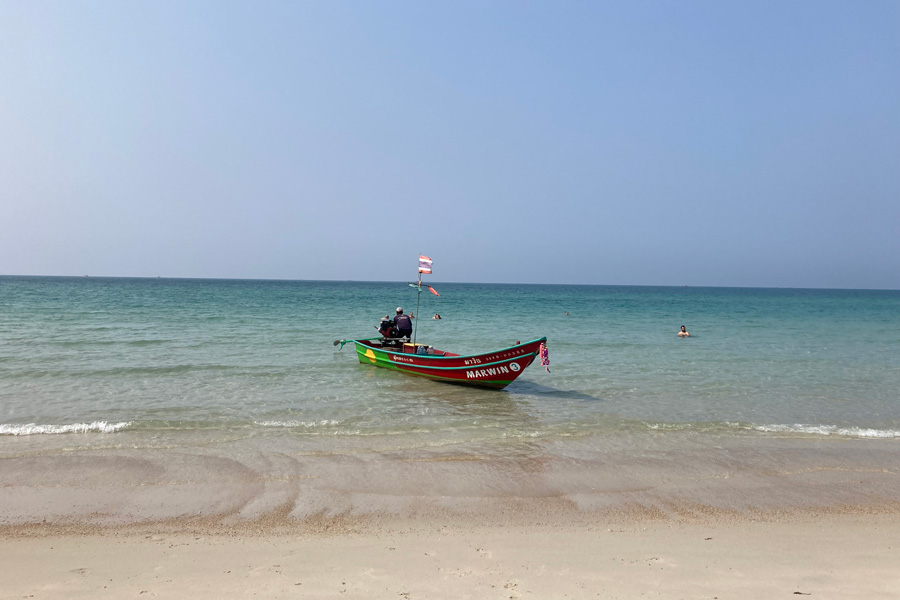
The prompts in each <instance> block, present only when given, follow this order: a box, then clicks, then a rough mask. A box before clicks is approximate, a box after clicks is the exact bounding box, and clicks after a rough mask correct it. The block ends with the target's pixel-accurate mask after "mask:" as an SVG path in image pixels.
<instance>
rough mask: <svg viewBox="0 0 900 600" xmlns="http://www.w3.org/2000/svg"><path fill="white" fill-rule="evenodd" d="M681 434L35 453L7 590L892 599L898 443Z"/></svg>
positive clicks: (6, 557)
mask: <svg viewBox="0 0 900 600" xmlns="http://www.w3.org/2000/svg"><path fill="white" fill-rule="evenodd" d="M653 437H656V438H658V439H660V440H662V442H656V444H657V446H655V447H654V446H653V444H654V442H653V439H651V438H653ZM626 438H627V439H626ZM690 438H691V436H685V437H680V436H672V435H667V436H663V437H659V436H649V437H646V438H643V437H642V438H640V439H638V440H635V438H633V436H626V437H624V438H623V440H625V441H623V443H622V444H621V446H616V444H609V446H608V450H607V451H605V452H603V453H599V454H596V455H595V456H594V457H593V459H592V460H590V461H585V460H580V461H576V460H572V459H571V458H567V457H566V456H565V453H564V452H562V450H560V449H558V448H556V449H554V447H553V445H547V446H544V447H541V448H533V449H532V450H531V452H530V453H523V454H521V455H519V456H505V457H502V458H494V459H490V458H486V457H481V458H476V457H473V456H467V455H465V454H463V453H461V452H460V451H459V449H454V450H443V451H441V452H438V453H426V454H416V455H415V456H413V455H410V454H408V453H406V454H391V453H377V454H368V453H363V452H360V453H357V454H347V453H343V454H330V453H328V452H324V451H323V452H319V453H318V454H314V453H310V452H306V453H301V452H293V453H288V452H284V450H287V449H289V447H288V446H285V445H284V444H283V443H282V444H281V445H280V448H281V450H282V451H280V452H274V451H271V450H267V451H264V450H263V448H262V447H261V446H259V445H257V446H254V451H253V452H250V451H249V449H246V448H241V447H236V446H234V445H230V446H229V447H228V453H227V456H223V455H220V453H221V450H218V449H217V446H216V445H212V446H197V447H181V448H178V449H177V450H167V449H162V450H148V449H143V450H128V449H124V448H117V449H109V448H107V449H90V450H87V449H86V450H77V451H76V450H70V451H66V452H62V453H58V452H53V453H42V452H38V451H37V449H36V448H32V451H31V452H28V453H25V454H23V455H19V456H10V455H7V457H6V458H5V459H4V469H3V471H2V473H0V487H2V489H3V494H2V499H0V556H3V563H4V567H3V574H2V585H0V588H2V590H3V591H2V598H30V597H34V598H88V597H90V598H122V597H162V598H192V599H198V598H221V597H233V598H237V597H241V598H243V597H252V596H257V597H265V598H288V597H291V598H296V597H305V598H331V597H334V598H385V599H387V598H392V599H393V598H408V599H414V598H419V599H422V598H498V599H499V598H526V597H531V598H623V599H625V598H640V597H651V598H673V599H674V598H709V599H724V598H779V597H784V598H789V597H795V596H803V595H809V596H810V597H811V598H840V599H847V598H866V599H872V598H885V599H887V598H892V599H893V598H897V597H898V595H900V569H898V568H897V565H900V548H898V546H900V544H898V542H897V540H900V503H898V499H900V481H898V479H900V478H898V477H897V473H896V464H897V461H896V455H897V451H898V450H897V445H896V443H895V442H893V441H891V440H883V441H880V440H830V441H815V440H810V439H792V438H784V439H781V438H770V437H766V438H758V437H740V436H736V437H722V438H717V439H716V440H715V444H714V445H710V444H709V440H706V441H704V442H703V444H702V445H701V447H694V446H693V445H692V444H693V443H692V442H691V441H690ZM636 441H637V442H638V444H637V446H638V447H641V448H643V450H642V451H641V452H636V451H635V450H634V446H635V442H636ZM626 442H627V443H626ZM34 443H35V444H36V443H37V442H34ZM41 443H42V444H43V442H41ZM47 443H52V444H55V443H57V442H55V441H54V440H51V441H50V442H47ZM660 443H662V444H663V445H662V446H659V445H658V444H660ZM566 448H567V449H568V451H569V452H570V453H571V452H573V451H574V450H573V448H572V447H571V446H566ZM648 448H654V451H653V452H651V451H649V450H647V449H648ZM45 450H46V448H45ZM294 450H296V448H295V449H294ZM735 457H740V460H737V459H736V458H735Z"/></svg>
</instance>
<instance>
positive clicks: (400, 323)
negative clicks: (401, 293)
mask: <svg viewBox="0 0 900 600" xmlns="http://www.w3.org/2000/svg"><path fill="white" fill-rule="evenodd" d="M394 326H395V327H396V328H397V332H398V335H397V337H405V338H409V337H412V330H413V326H412V319H410V318H409V317H408V316H407V315H404V314H403V308H402V307H400V306H398V307H397V316H396V317H394Z"/></svg>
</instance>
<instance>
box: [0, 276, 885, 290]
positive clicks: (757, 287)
mask: <svg viewBox="0 0 900 600" xmlns="http://www.w3.org/2000/svg"><path fill="white" fill-rule="evenodd" d="M2 279H10V280H13V279H27V280H38V279H57V280H85V279H94V280H122V281H158V280H161V281H209V282H260V283H265V282H271V283H361V284H371V283H375V284H401V283H408V282H409V280H410V279H409V278H408V279H397V280H391V279H287V278H268V277H171V276H162V275H156V276H150V275H28V274H0V280H2ZM423 283H428V284H429V285H444V284H451V285H489V286H490V285H495V286H556V287H585V288H652V289H685V288H688V289H698V290H716V289H720V290H761V291H763V290H783V291H822V292H828V291H835V292H900V287H898V288H843V287H815V286H771V285H769V286H767V285H707V284H681V285H676V284H653V283H537V282H512V281H454V280H429V281H428V282H425V281H423Z"/></svg>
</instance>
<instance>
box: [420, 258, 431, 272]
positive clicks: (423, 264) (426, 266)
mask: <svg viewBox="0 0 900 600" xmlns="http://www.w3.org/2000/svg"><path fill="white" fill-rule="evenodd" d="M419 273H425V274H426V275H431V259H430V258H428V257H427V256H423V255H421V254H420V255H419Z"/></svg>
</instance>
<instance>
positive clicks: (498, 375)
mask: <svg viewBox="0 0 900 600" xmlns="http://www.w3.org/2000/svg"><path fill="white" fill-rule="evenodd" d="M431 266H432V261H431V259H430V258H428V257H427V256H423V255H421V254H420V255H419V280H418V282H417V283H410V284H409V286H410V287H412V288H415V290H416V314H420V313H419V297H420V296H421V295H422V274H423V273H424V274H428V275H430V274H431V272H432V270H431ZM427 287H428V290H429V291H430V292H431V293H432V294H434V295H435V296H440V294H438V293H437V292H436V291H435V290H434V288H432V287H431V286H427ZM397 312H398V313H400V312H401V309H399V308H398V309H397ZM415 323H416V326H415V329H414V330H413V334H412V343H409V341H408V338H407V339H397V338H390V337H387V336H389V335H392V334H391V333H390V332H391V331H392V327H393V324H394V322H393V321H389V320H387V317H385V319H382V326H381V327H376V329H378V330H379V333H381V334H382V336H384V337H381V338H369V339H365V340H334V345H335V346H337V345H338V344H340V345H341V349H343V347H344V344H350V343H352V344H354V346H355V347H356V354H357V356H358V357H359V362H360V363H362V364H364V365H374V366H376V367H381V368H382V369H391V370H393V371H400V372H401V373H405V374H407V375H416V376H418V377H427V378H428V379H434V380H436V381H446V382H447V383H460V384H465V385H472V386H477V387H485V388H493V389H498V390H499V389H503V388H505V387H506V386H508V385H509V384H510V383H512V382H513V381H515V379H516V377H518V376H519V375H521V374H522V371H524V370H525V368H526V367H527V366H528V365H530V364H531V363H532V362H534V359H535V357H537V356H538V354H541V353H543V356H542V357H541V359H542V361H541V362H542V363H543V364H549V358H548V355H547V350H546V346H545V344H546V342H547V338H545V337H544V338H541V339H539V340H532V341H530V342H527V343H525V344H518V343H517V344H516V345H515V346H510V347H509V348H504V349H502V350H496V351H494V352H486V353H484V354H469V355H465V356H462V355H459V354H454V353H453V352H445V351H443V350H438V349H436V348H434V347H433V346H428V345H425V344H417V343H416V332H417V331H418V321H416V322H415ZM393 331H394V333H393V335H397V334H396V329H393ZM544 359H547V360H546V361H544ZM549 370H550V368H549V367H548V368H547V371H548V372H549Z"/></svg>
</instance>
